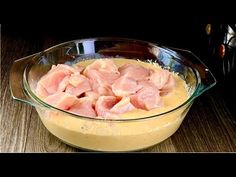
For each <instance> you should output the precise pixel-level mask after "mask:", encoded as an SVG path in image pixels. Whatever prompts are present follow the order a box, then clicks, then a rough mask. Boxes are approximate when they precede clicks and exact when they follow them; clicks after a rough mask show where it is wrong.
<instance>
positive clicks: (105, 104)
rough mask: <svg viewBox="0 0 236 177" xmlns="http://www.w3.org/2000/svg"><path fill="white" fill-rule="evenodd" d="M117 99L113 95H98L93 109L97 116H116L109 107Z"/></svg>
mask: <svg viewBox="0 0 236 177" xmlns="http://www.w3.org/2000/svg"><path fill="white" fill-rule="evenodd" d="M118 101H119V100H118V99H117V98H116V97H114V96H100V97H99V98H98V100H97V102H96V104H95V110H96V112H97V115H98V116H99V117H103V118H117V117H119V116H118V115H117V114H114V113H112V112H111V111H110V109H111V108H112V107H113V106H114V105H115V104H116V103H117V102H118Z"/></svg>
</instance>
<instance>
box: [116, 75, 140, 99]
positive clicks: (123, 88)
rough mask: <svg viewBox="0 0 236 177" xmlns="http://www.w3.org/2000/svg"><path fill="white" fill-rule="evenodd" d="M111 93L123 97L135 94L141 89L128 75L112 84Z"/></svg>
mask: <svg viewBox="0 0 236 177" xmlns="http://www.w3.org/2000/svg"><path fill="white" fill-rule="evenodd" d="M111 87H112V91H113V92H114V94H115V95H116V96H120V97H125V96H129V95H131V94H134V93H136V92H137V91H138V90H140V89H141V88H142V86H141V85H139V84H138V82H137V81H136V80H134V79H133V78H130V77H129V76H128V75H123V76H121V77H120V78H119V79H117V80H116V81H115V82H114V84H112V86H111Z"/></svg>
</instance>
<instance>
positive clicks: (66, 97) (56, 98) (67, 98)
mask: <svg viewBox="0 0 236 177" xmlns="http://www.w3.org/2000/svg"><path fill="white" fill-rule="evenodd" d="M44 101H45V102H46V103H47V104H50V105H52V106H54V107H56V108H59V109H63V110H68V109H69V108H71V107H72V106H73V105H74V104H75V103H76V101H78V99H77V98H76V97H75V96H73V95H70V94H67V93H65V92H60V93H55V94H53V95H50V96H48V97H47V98H45V99H44Z"/></svg>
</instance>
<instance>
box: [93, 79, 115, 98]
mask: <svg viewBox="0 0 236 177" xmlns="http://www.w3.org/2000/svg"><path fill="white" fill-rule="evenodd" d="M90 84H91V85H92V91H93V92H95V93H97V94H98V95H99V96H115V95H114V93H113V92H112V89H111V86H110V85H104V84H103V85H100V84H99V83H98V82H97V80H91V79H90Z"/></svg>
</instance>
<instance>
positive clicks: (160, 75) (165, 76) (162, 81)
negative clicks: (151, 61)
mask: <svg viewBox="0 0 236 177" xmlns="http://www.w3.org/2000/svg"><path fill="white" fill-rule="evenodd" d="M150 81H151V82H152V83H154V84H155V85H156V87H157V88H158V89H162V90H170V89H172V88H173V87H174V86H175V80H174V77H173V76H172V74H171V72H169V71H167V70H164V69H162V70H157V71H155V72H153V73H152V74H151V76H150Z"/></svg>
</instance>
